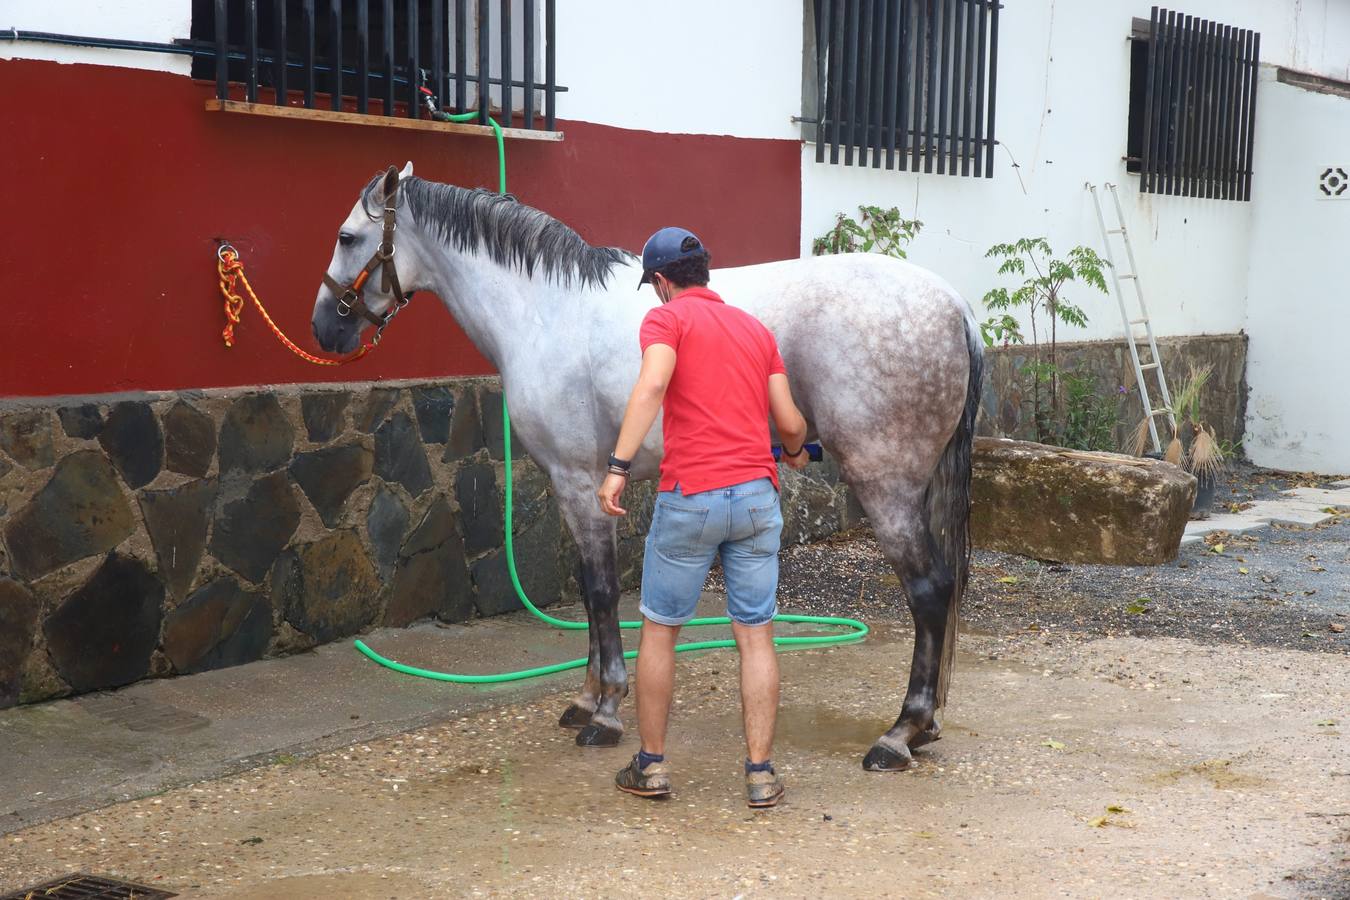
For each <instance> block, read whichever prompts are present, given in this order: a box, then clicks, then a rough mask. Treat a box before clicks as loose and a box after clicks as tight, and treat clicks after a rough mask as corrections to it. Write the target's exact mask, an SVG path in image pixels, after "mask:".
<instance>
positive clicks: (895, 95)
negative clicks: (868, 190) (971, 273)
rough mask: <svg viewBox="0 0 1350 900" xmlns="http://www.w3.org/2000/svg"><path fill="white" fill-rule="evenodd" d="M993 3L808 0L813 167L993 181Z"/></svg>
mask: <svg viewBox="0 0 1350 900" xmlns="http://www.w3.org/2000/svg"><path fill="white" fill-rule="evenodd" d="M999 9H1000V4H999V3H998V2H997V0H815V2H814V13H815V19H814V24H815V64H816V72H815V78H816V91H815V107H816V109H815V115H814V116H813V117H809V118H808V117H804V118H802V119H800V120H799V121H801V122H803V123H806V124H811V125H814V126H815V144H816V162H824V161H825V159H826V148H827V147H828V150H829V161H830V162H831V163H833V164H838V163H839V162H840V161H841V160H840V156H841V154H840V149H841V148H842V149H843V154H842V157H843V158H842V162H843V164H844V165H846V166H851V165H854V155H855V151H856V155H857V165H858V166H866V165H867V164H868V161H869V153H870V162H871V165H872V168H880V167H881V165H882V161H883V159H884V160H885V166H886V168H887V169H893V168H899V169H900V170H902V171H903V170H906V169H909V170H912V171H915V172H920V171H922V172H936V173H937V174H939V175H943V174H945V175H963V176H971V175H973V176H975V177H977V178H978V177H981V176H983V177H985V178H991V177H993V169H994V145H995V143H996V141H995V140H994V100H995V94H996V87H997V83H998V14H999Z"/></svg>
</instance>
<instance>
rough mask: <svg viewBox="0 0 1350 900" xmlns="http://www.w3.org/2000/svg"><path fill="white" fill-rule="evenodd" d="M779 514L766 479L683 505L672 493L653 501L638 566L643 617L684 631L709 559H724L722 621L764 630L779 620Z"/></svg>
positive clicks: (681, 497)
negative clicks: (726, 617) (776, 617)
mask: <svg viewBox="0 0 1350 900" xmlns="http://www.w3.org/2000/svg"><path fill="white" fill-rule="evenodd" d="M782 531H783V512H782V510H781V509H780V508H779V505H778V491H777V490H775V489H774V486H773V482H772V481H770V480H769V479H768V478H758V479H756V480H754V481H747V482H745V483H744V484H737V485H732V486H731V487H725V488H717V489H716V490H711V491H703V492H702V493H698V494H693V495H692V496H688V497H686V496H685V495H684V494H683V493H682V492H681V491H680V489H679V485H676V487H675V490H673V491H662V492H660V493H659V494H657V495H656V511H655V512H654V513H653V515H652V527H651V530H650V531H649V532H648V533H647V551H646V555H645V556H644V557H643V563H642V606H641V609H642V614H643V615H644V616H646V617H647V618H648V619H651V620H652V621H653V622H656V623H657V624H659V625H683V624H684V623H685V622H688V621H689V620H690V619H692V618H693V617H694V606H695V605H696V604H697V603H698V598H699V594H700V593H701V592H702V590H703V582H704V580H705V579H706V578H707V576H708V569H709V568H710V567H711V566H712V562H713V557H714V556H717V555H719V554H720V555H721V557H722V571H723V573H724V575H725V579H726V584H727V615H729V616H730V617H731V619H732V621H735V622H739V623H740V624H742V625H763V624H764V623H765V622H768V621H769V620H770V619H772V618H773V617H774V615H775V614H777V612H778V601H777V596H778V544H779V537H780V535H781V533H782Z"/></svg>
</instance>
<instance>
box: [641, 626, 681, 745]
mask: <svg viewBox="0 0 1350 900" xmlns="http://www.w3.org/2000/svg"><path fill="white" fill-rule="evenodd" d="M679 635H680V627H679V626H678V625H661V624H659V623H657V622H653V621H652V620H651V619H648V618H646V617H643V620H642V639H641V640H640V642H639V643H638V658H637V714H638V737H639V738H641V740H642V747H641V749H642V750H643V751H645V752H647V753H649V754H651V755H653V756H664V755H665V752H666V725H667V722H668V720H669V718H670V701H671V698H672V697H673V696H674V694H675V639H676V638H677V637H679Z"/></svg>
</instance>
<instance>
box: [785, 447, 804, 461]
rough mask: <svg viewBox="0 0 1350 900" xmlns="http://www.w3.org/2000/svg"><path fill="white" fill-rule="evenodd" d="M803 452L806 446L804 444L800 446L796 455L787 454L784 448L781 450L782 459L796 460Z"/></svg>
mask: <svg viewBox="0 0 1350 900" xmlns="http://www.w3.org/2000/svg"><path fill="white" fill-rule="evenodd" d="M805 452H806V445H805V444H802V446H801V448H800V449H799V450H798V451H797V452H796V453H789V452H788V451H787V447H784V448H783V456H784V457H790V458H792V459H796V458H797V457H799V456H801V455H802V454H803V453H805Z"/></svg>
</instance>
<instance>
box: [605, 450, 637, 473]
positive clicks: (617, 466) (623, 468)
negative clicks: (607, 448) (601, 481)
mask: <svg viewBox="0 0 1350 900" xmlns="http://www.w3.org/2000/svg"><path fill="white" fill-rule="evenodd" d="M632 467H633V461H632V460H631V459H619V458H618V457H617V456H615V455H614V454H613V453H611V454H610V455H609V473H610V474H611V475H623V476H624V477H627V476H628V470H629V469H631V468H632Z"/></svg>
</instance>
